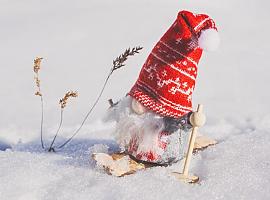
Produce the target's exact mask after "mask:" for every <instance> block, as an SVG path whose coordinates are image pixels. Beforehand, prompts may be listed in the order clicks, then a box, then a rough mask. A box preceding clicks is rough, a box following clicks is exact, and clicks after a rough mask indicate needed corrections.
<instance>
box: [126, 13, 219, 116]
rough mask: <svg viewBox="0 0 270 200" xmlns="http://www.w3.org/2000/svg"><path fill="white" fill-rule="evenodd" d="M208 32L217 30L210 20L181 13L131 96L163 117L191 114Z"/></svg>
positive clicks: (161, 42) (142, 73)
mask: <svg viewBox="0 0 270 200" xmlns="http://www.w3.org/2000/svg"><path fill="white" fill-rule="evenodd" d="M207 29H212V30H213V29H214V30H215V32H216V30H217V29H216V26H215V23H214V21H213V20H212V19H211V18H209V16H207V15H204V14H193V13H191V12H188V11H181V12H179V13H178V16H177V19H176V21H175V22H174V23H173V25H172V26H171V27H170V28H169V30H168V31H167V32H166V33H165V35H164V36H163V37H162V38H161V39H160V41H159V42H158V43H157V44H156V46H155V47H154V49H153V50H152V52H151V53H150V55H149V56H148V58H147V60H146V62H145V63H144V65H143V68H142V70H141V72H140V75H139V78H138V80H137V82H136V83H135V85H134V86H133V88H132V89H131V91H130V92H129V95H130V96H132V97H133V98H135V99H136V100H137V101H139V102H140V103H141V104H142V105H144V106H145V107H147V108H148V109H150V110H152V111H153V112H155V113H157V114H160V115H162V116H169V117H174V118H178V117H181V116H183V115H184V114H186V113H188V112H190V111H192V102H191V98H192V92H193V90H194V86H195V80H196V77H197V65H198V62H199V60H200V58H201V55H202V47H201V46H199V43H200V40H199V37H200V36H201V35H202V32H203V31H204V30H207ZM202 43H203V42H202Z"/></svg>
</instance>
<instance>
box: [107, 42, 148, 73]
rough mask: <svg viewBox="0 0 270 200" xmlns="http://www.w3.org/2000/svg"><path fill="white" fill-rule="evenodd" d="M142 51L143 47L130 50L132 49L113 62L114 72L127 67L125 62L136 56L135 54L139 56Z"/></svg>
mask: <svg viewBox="0 0 270 200" xmlns="http://www.w3.org/2000/svg"><path fill="white" fill-rule="evenodd" d="M142 49H143V47H140V46H138V47H133V48H132V49H130V48H128V49H126V50H125V52H124V53H123V54H121V55H120V56H118V57H117V58H116V59H115V60H113V68H112V72H113V71H115V70H117V69H119V68H121V67H123V66H125V62H126V61H127V59H128V57H129V56H134V55H135V54H138V53H139V52H140V51H141V50H142ZM112 72H111V73H112Z"/></svg>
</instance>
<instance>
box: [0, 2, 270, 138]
mask: <svg viewBox="0 0 270 200" xmlns="http://www.w3.org/2000/svg"><path fill="white" fill-rule="evenodd" d="M269 4H270V3H269V2H268V1H266V0H261V1H251V0H245V1H244V0H237V1H233V0H229V1H221V0H215V1H211V0H201V1H196V0H185V1H177V0H169V1H166V2H165V1H162V0H144V1H138V0H137V1H135V0H117V1H116V0H115V1H112V0H102V1H98V0H78V1H71V0H54V1H52V0H51V1H41V0H25V1H20V0H14V1H10V0H0V25H1V31H0V102H1V103H0V138H5V139H7V140H10V141H12V142H14V143H16V142H17V141H18V140H19V138H20V139H22V140H24V138H27V137H28V136H30V135H31V136H33V137H35V136H36V137H39V133H38V131H39V123H40V101H39V98H38V97H36V96H34V93H35V84H34V79H33V77H34V73H33V60H34V58H35V57H36V56H40V57H43V58H44V59H43V61H42V65H41V71H40V79H41V87H42V92H43V94H44V98H45V129H47V130H51V129H55V128H56V127H57V125H58V124H57V123H58V120H59V114H60V113H59V104H58V102H59V99H60V98H62V97H63V96H64V94H65V93H66V92H67V91H68V90H76V91H78V93H79V97H78V98H76V99H72V100H71V101H70V102H69V103H68V106H67V108H66V109H65V119H64V126H66V127H71V128H73V127H76V126H77V125H78V124H80V123H81V121H82V119H83V117H84V116H85V114H86V113H87V111H88V110H89V108H90V107H91V105H92V104H93V102H94V101H95V99H96V97H97V95H98V93H99V91H100V89H101V87H102V84H103V82H104V80H105V78H106V77H107V74H108V72H109V70H110V68H111V66H112V60H113V59H115V58H116V57H117V56H118V55H119V54H121V53H122V52H123V51H124V50H125V49H126V48H128V47H133V46H138V45H140V46H143V47H144V49H143V51H142V53H140V54H139V55H137V56H135V57H132V58H130V59H129V60H128V62H127V66H126V67H124V68H122V69H120V70H119V71H116V72H115V73H114V74H113V76H112V77H111V79H110V82H109V84H108V86H107V88H106V90H105V92H104V95H103V96H102V98H101V100H100V102H99V104H98V106H97V107H96V109H95V110H94V112H93V113H92V115H91V116H90V118H89V119H88V121H87V124H88V125H89V124H91V123H95V121H96V120H97V119H100V118H101V117H102V115H103V114H104V113H105V111H106V109H107V108H108V106H109V104H108V102H107V100H108V99H110V98H112V99H113V100H114V101H117V100H119V99H121V98H122V97H123V96H125V94H126V93H127V92H128V91H129V90H130V88H131V87H132V85H133V84H134V83H135V81H136V79H137V77H138V74H139V72H140V69H141V67H142V65H143V63H144V61H145V59H146V57H147V56H148V54H149V53H150V51H151V49H152V48H153V46H154V45H155V44H156V42H157V41H158V40H159V39H160V37H161V36H162V35H163V34H164V33H165V31H166V30H167V29H168V28H169V27H170V26H171V24H172V23H173V21H174V20H175V18H176V16H177V13H178V11H180V10H184V9H186V10H190V11H193V12H196V13H207V14H208V15H210V16H211V17H212V18H213V19H214V20H215V21H216V24H217V27H218V29H219V33H220V36H221V46H220V48H219V50H218V51H216V52H213V53H212V52H211V53H207V52H205V53H204V54H203V57H202V59H201V62H200V64H199V75H198V80H197V83H196V88H195V91H194V96H193V104H194V106H195V105H196V104H197V103H202V104H204V105H205V112H206V114H207V116H208V119H209V120H210V121H211V120H212V121H215V120H218V119H221V118H233V117H235V116H237V117H252V116H264V115H268V113H269V111H270V106H269V105H268V102H269V97H270V94H269V91H268V86H269V85H270V81H269V72H270V70H269V63H268V61H267V57H268V53H269V52H270V45H269V40H268V39H267V38H266V37H268V35H270V28H269V22H268V20H269V19H270V14H269V12H268V10H269ZM85 131H87V129H86V130H85Z"/></svg>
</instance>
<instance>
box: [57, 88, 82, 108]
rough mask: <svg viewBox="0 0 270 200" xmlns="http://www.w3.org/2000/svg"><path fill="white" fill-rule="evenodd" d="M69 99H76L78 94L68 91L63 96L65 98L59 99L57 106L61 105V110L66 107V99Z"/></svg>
mask: <svg viewBox="0 0 270 200" xmlns="http://www.w3.org/2000/svg"><path fill="white" fill-rule="evenodd" d="M71 97H74V98H75V97H78V92H76V91H75V92H73V91H69V92H67V93H66V94H65V96H64V97H63V98H62V99H60V101H59V104H60V105H61V108H62V109H63V108H65V107H66V105H67V102H68V99H69V98H71Z"/></svg>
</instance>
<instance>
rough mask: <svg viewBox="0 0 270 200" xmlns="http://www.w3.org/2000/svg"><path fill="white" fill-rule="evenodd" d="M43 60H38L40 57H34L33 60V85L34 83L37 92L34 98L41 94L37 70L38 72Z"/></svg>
mask: <svg viewBox="0 0 270 200" xmlns="http://www.w3.org/2000/svg"><path fill="white" fill-rule="evenodd" d="M42 59H43V58H40V57H36V58H35V59H34V72H35V74H36V75H35V77H34V80H35V83H36V86H37V91H36V92H35V95H36V96H40V97H41V96H42V93H41V89H40V79H39V76H38V75H39V74H38V72H39V70H40V65H41V60H42Z"/></svg>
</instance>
